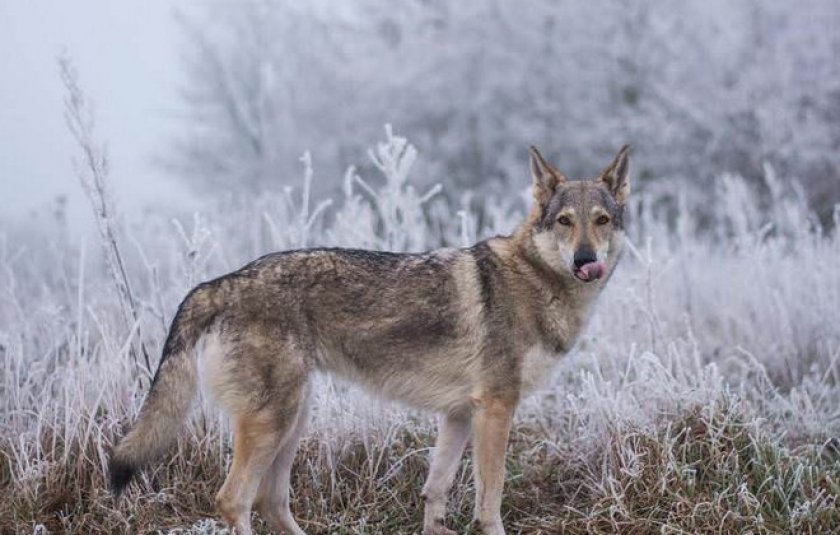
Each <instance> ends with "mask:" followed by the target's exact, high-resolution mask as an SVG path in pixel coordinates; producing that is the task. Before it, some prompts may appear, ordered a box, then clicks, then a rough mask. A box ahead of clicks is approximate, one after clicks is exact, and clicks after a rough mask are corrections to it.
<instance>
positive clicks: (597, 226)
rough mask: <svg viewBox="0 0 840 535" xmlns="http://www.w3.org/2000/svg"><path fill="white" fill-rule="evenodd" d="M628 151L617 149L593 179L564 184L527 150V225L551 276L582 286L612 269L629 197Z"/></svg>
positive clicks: (560, 176) (562, 178) (557, 173)
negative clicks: (530, 200)
mask: <svg viewBox="0 0 840 535" xmlns="http://www.w3.org/2000/svg"><path fill="white" fill-rule="evenodd" d="M628 151H629V147H628V146H627V145H625V146H624V147H622V148H621V150H620V151H618V155H617V156H616V157H615V160H613V162H612V163H611V164H610V165H609V166H608V167H607V168H606V169H604V171H603V172H601V174H600V175H598V177H597V178H594V179H592V180H567V179H566V177H565V176H564V175H563V174H562V173H561V172H560V171H558V170H557V169H556V168H555V167H553V166H552V165H551V164H549V163H548V162H547V161H546V160H545V159H544V158H543V157H542V155H541V154H540V153H539V151H538V150H537V149H536V148H535V147H531V151H530V152H531V162H530V165H531V175H532V176H533V179H534V201H535V202H534V207H533V209H532V212H531V215H530V217H529V219H528V225H529V227H530V228H529V230H530V233H531V237H532V239H533V243H534V245H535V247H536V250H537V253H538V254H539V256H540V257H541V258H542V260H543V261H544V262H545V263H546V264H547V265H548V266H550V267H551V268H552V269H553V270H554V271H556V272H558V273H560V274H569V275H571V276H573V277H575V279H577V280H578V281H581V283H587V282H592V281H595V280H598V279H600V278H602V277H605V276H607V275H609V273H610V272H611V271H612V269H613V268H614V267H615V263H616V261H617V259H618V256H619V252H620V249H621V246H622V244H623V234H624V207H625V205H626V203H627V198H628V196H629V195H630V181H629V177H628V174H627V171H628V167H629V161H628V158H629V157H628Z"/></svg>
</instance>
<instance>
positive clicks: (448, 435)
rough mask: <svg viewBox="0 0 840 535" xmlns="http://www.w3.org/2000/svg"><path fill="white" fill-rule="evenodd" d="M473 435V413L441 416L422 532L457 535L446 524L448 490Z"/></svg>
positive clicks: (427, 490)
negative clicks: (471, 421) (471, 423)
mask: <svg viewBox="0 0 840 535" xmlns="http://www.w3.org/2000/svg"><path fill="white" fill-rule="evenodd" d="M469 437H470V414H469V413H468V412H467V411H464V412H456V413H450V414H447V415H445V416H443V417H442V418H441V425H440V432H439V433H438V438H437V442H436V443H435V450H434V453H433V455H432V465H431V467H430V468H429V477H428V478H427V479H426V484H425V485H424V486H423V498H424V500H425V501H426V508H425V511H424V513H423V535H455V532H454V531H452V530H450V529H447V528H446V527H445V526H444V516H445V515H446V494H447V493H448V492H449V488H450V487H451V486H452V480H453V479H454V478H455V473H456V472H457V471H458V462H459V461H460V459H461V455H462V454H463V453H464V447H465V446H466V445H467V440H468V439H469Z"/></svg>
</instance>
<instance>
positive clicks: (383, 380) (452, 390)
mask: <svg viewBox="0 0 840 535" xmlns="http://www.w3.org/2000/svg"><path fill="white" fill-rule="evenodd" d="M322 362H323V363H324V364H325V365H324V366H323V368H324V371H326V372H327V373H331V374H334V375H337V376H339V377H341V378H343V379H345V380H348V381H350V382H352V383H355V384H358V385H359V386H361V387H362V388H364V389H365V390H366V391H367V392H369V393H371V394H373V395H375V396H378V397H381V398H384V399H388V400H393V401H399V402H403V403H405V404H407V405H410V406H413V407H416V408H419V409H426V410H432V411H436V412H448V411H451V410H455V409H458V408H461V407H464V406H466V405H468V404H469V403H470V400H471V396H472V395H473V394H474V381H473V379H472V378H473V377H474V374H473V373H472V370H473V368H474V360H473V359H459V358H458V352H457V351H452V352H449V353H440V354H437V353H435V352H431V353H427V354H422V355H421V354H412V355H403V358H402V359H385V358H382V359H378V361H377V364H378V365H373V366H371V365H368V366H359V365H358V363H357V362H354V361H353V360H352V359H347V358H346V357H345V356H343V355H336V354H335V353H333V354H331V355H329V356H328V357H327V358H326V359H324V360H323V361H322Z"/></svg>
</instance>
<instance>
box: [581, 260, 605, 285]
mask: <svg viewBox="0 0 840 535" xmlns="http://www.w3.org/2000/svg"><path fill="white" fill-rule="evenodd" d="M606 270H607V266H606V265H604V263H603V262H589V263H588V264H584V265H582V266H580V267H576V268H575V269H574V274H575V277H577V278H578V279H579V280H582V281H583V282H592V281H596V280H598V279H600V278H601V277H603V276H604V272H605V271H606Z"/></svg>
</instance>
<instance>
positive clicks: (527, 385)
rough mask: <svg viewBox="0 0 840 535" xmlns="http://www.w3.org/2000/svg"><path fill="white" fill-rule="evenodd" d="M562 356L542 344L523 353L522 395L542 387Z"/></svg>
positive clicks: (521, 370)
mask: <svg viewBox="0 0 840 535" xmlns="http://www.w3.org/2000/svg"><path fill="white" fill-rule="evenodd" d="M563 354H564V353H562V352H557V351H554V350H553V349H551V348H547V347H545V346H544V345H542V344H536V345H534V346H532V347H531V348H530V349H529V350H528V351H527V352H526V353H525V357H524V358H523V359H522V367H521V369H520V377H521V381H522V391H523V393H526V394H527V393H529V392H532V391H533V390H535V389H537V388H539V387H541V386H542V385H544V384H545V383H546V381H547V380H548V379H549V378H550V377H551V373H552V372H553V371H554V367H555V366H556V365H557V363H558V362H560V359H561V358H562V357H563Z"/></svg>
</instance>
